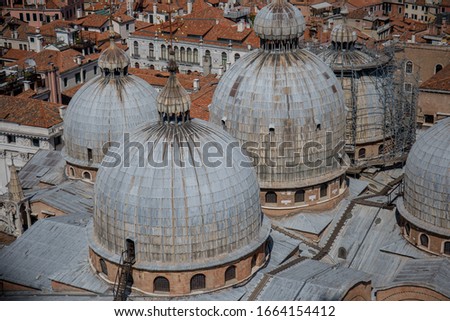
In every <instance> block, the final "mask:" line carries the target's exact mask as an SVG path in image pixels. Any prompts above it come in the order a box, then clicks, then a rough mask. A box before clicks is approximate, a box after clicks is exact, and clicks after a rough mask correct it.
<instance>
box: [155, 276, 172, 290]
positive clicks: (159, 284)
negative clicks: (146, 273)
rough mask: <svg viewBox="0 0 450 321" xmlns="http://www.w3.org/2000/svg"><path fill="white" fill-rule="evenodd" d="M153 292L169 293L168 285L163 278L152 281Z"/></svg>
mask: <svg viewBox="0 0 450 321" xmlns="http://www.w3.org/2000/svg"><path fill="white" fill-rule="evenodd" d="M153 292H164V293H167V292H170V283H169V280H167V279H166V278H165V277H163V276H158V277H157V278H155V279H154V280H153Z"/></svg>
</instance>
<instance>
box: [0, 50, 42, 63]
mask: <svg viewBox="0 0 450 321" xmlns="http://www.w3.org/2000/svg"><path fill="white" fill-rule="evenodd" d="M33 54H34V52H32V51H27V50H19V49H8V51H7V52H6V53H5V54H4V55H3V56H1V58H3V59H7V60H15V61H17V60H20V59H26V58H28V57H30V56H32V55H33Z"/></svg>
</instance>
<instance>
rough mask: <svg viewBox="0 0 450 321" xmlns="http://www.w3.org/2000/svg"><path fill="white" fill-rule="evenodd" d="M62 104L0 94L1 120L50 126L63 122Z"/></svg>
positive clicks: (42, 126) (43, 126)
mask: <svg viewBox="0 0 450 321" xmlns="http://www.w3.org/2000/svg"><path fill="white" fill-rule="evenodd" d="M61 106H62V105H61V104H55V103H50V102H47V101H42V100H37V99H31V98H18V97H12V96H0V120H2V121H6V122H10V123H16V124H20V125H25V126H33V127H41V128H50V127H52V126H55V125H58V124H60V123H62V119H61V117H60V114H59V107H61Z"/></svg>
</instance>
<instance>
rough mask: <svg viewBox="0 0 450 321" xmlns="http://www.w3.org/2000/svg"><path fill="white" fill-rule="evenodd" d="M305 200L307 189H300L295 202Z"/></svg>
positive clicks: (296, 193)
mask: <svg viewBox="0 0 450 321" xmlns="http://www.w3.org/2000/svg"><path fill="white" fill-rule="evenodd" d="M304 201H305V191H304V190H302V189H299V190H298V191H296V192H295V203H302V202H304Z"/></svg>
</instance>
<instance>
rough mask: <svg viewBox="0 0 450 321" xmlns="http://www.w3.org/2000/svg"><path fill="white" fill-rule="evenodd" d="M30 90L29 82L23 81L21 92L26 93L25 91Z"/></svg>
mask: <svg viewBox="0 0 450 321" xmlns="http://www.w3.org/2000/svg"><path fill="white" fill-rule="evenodd" d="M30 89H31V87H30V81H29V80H25V81H24V82H23V91H27V90H30Z"/></svg>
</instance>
